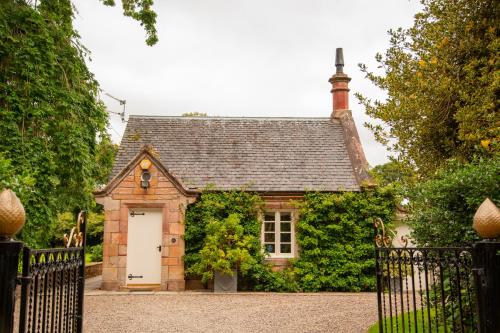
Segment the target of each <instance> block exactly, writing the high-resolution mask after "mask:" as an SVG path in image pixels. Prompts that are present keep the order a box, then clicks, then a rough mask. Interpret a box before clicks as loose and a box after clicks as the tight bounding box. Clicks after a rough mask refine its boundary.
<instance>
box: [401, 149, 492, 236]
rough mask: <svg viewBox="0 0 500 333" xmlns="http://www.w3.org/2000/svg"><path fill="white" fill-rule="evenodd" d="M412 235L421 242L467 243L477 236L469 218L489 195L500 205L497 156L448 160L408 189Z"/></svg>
mask: <svg viewBox="0 0 500 333" xmlns="http://www.w3.org/2000/svg"><path fill="white" fill-rule="evenodd" d="M409 194H410V211H411V214H410V216H409V223H410V226H411V227H412V228H413V233H412V238H413V239H414V240H415V241H416V243H417V244H419V245H421V246H460V245H470V244H471V243H472V242H473V241H476V240H478V239H479V238H478V236H477V234H476V232H475V231H474V230H473V229H472V218H473V216H474V214H475V212H476V210H477V209H478V208H479V206H480V205H481V203H482V202H483V201H484V200H485V199H486V198H490V199H491V200H492V201H493V202H494V203H495V204H496V205H497V206H500V157H498V156H497V157H496V158H492V159H487V160H479V161H474V162H472V163H469V164H467V165H462V164H460V163H457V162H456V161H451V162H449V163H448V165H447V166H446V167H445V168H443V170H441V171H440V172H438V174H437V175H436V176H435V177H434V178H433V179H431V180H428V181H426V182H423V183H421V184H417V186H416V187H415V188H414V189H412V191H410V193H409Z"/></svg>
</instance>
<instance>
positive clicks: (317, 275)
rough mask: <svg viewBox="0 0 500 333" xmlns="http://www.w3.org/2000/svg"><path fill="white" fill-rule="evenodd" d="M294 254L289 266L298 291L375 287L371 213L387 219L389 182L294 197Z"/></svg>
mask: <svg viewBox="0 0 500 333" xmlns="http://www.w3.org/2000/svg"><path fill="white" fill-rule="evenodd" d="M298 207H299V208H300V217H299V221H298V223H297V227H296V230H297V232H296V235H297V244H298V246H299V248H300V257H299V258H298V259H297V260H296V261H295V263H294V271H295V274H296V279H297V282H298V284H299V286H300V289H302V290H304V291H371V290H374V289H375V283H376V281H375V261H374V255H373V227H372V223H373V219H374V217H380V218H381V219H382V220H384V221H385V222H386V223H389V222H390V221H392V219H393V214H394V207H395V191H394V188H393V187H392V186H386V187H381V188H375V189H368V190H366V191H363V192H357V193H356V192H340V193H308V194H306V195H305V197H304V200H303V201H301V202H299V203H298Z"/></svg>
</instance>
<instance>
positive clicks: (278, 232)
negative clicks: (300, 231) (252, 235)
mask: <svg viewBox="0 0 500 333" xmlns="http://www.w3.org/2000/svg"><path fill="white" fill-rule="evenodd" d="M262 244H263V245H264V248H265V250H266V251H267V252H268V253H269V255H270V256H271V258H293V257H294V253H295V230H294V225H293V215H292V212H291V211H267V212H265V213H264V220H263V221H262Z"/></svg>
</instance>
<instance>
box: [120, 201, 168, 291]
mask: <svg viewBox="0 0 500 333" xmlns="http://www.w3.org/2000/svg"><path fill="white" fill-rule="evenodd" d="M161 227H162V211H161V209H149V208H148V209H141V208H133V209H132V208H131V209H129V215H128V240H127V276H126V281H127V284H128V285H132V284H160V283H161V240H162V237H161V233H162V230H161V229H162V228H161Z"/></svg>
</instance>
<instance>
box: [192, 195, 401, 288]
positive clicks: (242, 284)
mask: <svg viewBox="0 0 500 333" xmlns="http://www.w3.org/2000/svg"><path fill="white" fill-rule="evenodd" d="M394 193H395V191H394V189H393V188H392V187H390V186H386V187H383V188H378V189H372V190H366V191H363V192H359V193H353V192H340V193H307V194H306V195H305V196H304V199H303V200H301V201H300V202H296V203H295V204H296V205H297V207H298V209H299V212H300V217H299V221H298V222H297V225H296V241H297V244H298V246H299V249H300V258H298V259H295V260H292V261H291V264H292V265H291V267H290V268H288V269H285V270H284V271H279V272H274V271H272V269H271V265H270V264H268V263H266V262H265V260H264V259H265V256H266V255H265V253H264V252H263V248H262V245H261V244H260V226H261V222H260V220H259V218H260V212H261V211H262V209H263V200H262V199H261V197H260V196H259V195H258V194H256V193H251V192H244V191H229V192H209V191H207V192H204V193H203V194H202V195H201V196H200V198H199V199H198V200H197V202H196V203H194V204H192V205H190V206H189V207H188V209H187V212H186V232H185V243H186V254H185V257H184V263H185V267H186V271H188V270H189V269H190V268H191V267H193V265H195V264H196V263H198V262H200V260H201V257H200V250H201V249H202V247H203V244H204V240H205V236H206V231H205V230H206V226H207V224H208V222H209V221H213V220H214V219H215V220H222V219H225V218H227V217H228V216H229V215H231V214H237V215H238V216H239V218H240V222H241V224H242V226H243V229H244V233H245V234H247V235H252V236H254V239H255V244H253V245H252V247H251V249H250V251H249V252H250V254H251V255H252V256H253V257H254V258H255V264H254V267H252V268H251V269H249V270H248V271H247V272H246V273H245V274H244V275H241V276H239V277H238V279H239V284H238V286H239V289H240V290H262V291H369V290H374V289H375V261H374V248H373V227H372V223H373V218H374V217H380V218H382V219H383V220H384V221H385V222H390V221H391V220H392V218H393V214H394V207H395V205H394V203H395V195H394Z"/></svg>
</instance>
